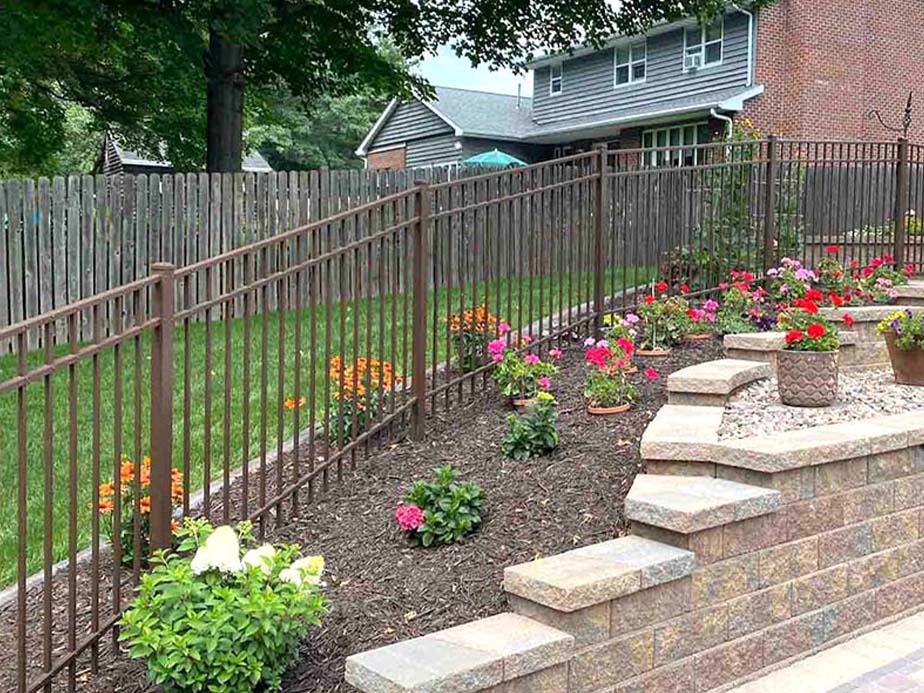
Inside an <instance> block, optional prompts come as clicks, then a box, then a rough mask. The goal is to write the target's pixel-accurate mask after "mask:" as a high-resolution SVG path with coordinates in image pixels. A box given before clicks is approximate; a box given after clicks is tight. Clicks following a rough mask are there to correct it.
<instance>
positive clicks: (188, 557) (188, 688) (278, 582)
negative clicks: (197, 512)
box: [119, 519, 328, 693]
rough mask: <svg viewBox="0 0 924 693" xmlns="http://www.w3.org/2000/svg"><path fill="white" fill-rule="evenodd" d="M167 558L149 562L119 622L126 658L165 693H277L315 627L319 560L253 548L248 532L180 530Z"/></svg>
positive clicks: (289, 550)
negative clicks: (145, 671) (150, 566)
mask: <svg viewBox="0 0 924 693" xmlns="http://www.w3.org/2000/svg"><path fill="white" fill-rule="evenodd" d="M176 536H177V539H178V541H179V547H178V550H177V552H175V553H166V552H157V553H155V555H154V556H153V557H152V559H151V562H152V564H153V566H154V567H153V569H152V570H151V572H149V573H146V574H143V575H142V576H141V584H140V585H139V587H138V596H137V597H136V599H135V600H134V602H133V603H132V604H131V606H130V607H129V608H128V609H127V610H126V612H125V613H124V614H123V616H122V619H121V620H120V626H121V633H120V635H119V639H120V640H121V641H123V642H125V643H127V644H128V653H129V656H131V657H133V658H135V659H143V660H145V662H146V664H147V669H148V678H149V679H150V681H151V682H152V683H153V684H155V685H159V686H162V687H163V690H164V692H165V693H199V692H203V693H205V692H208V693H250V692H251V691H255V690H261V691H274V690H278V689H279V688H280V685H281V681H282V674H283V672H284V671H285V670H286V668H287V666H288V665H289V664H290V663H291V662H292V660H293V658H294V657H295V656H296V654H297V648H298V643H299V642H300V641H301V640H303V639H304V638H305V637H306V636H307V635H308V632H309V630H310V629H311V627H313V626H318V625H320V622H321V620H320V619H321V616H322V615H323V614H325V613H326V612H327V610H328V602H327V599H326V598H325V597H324V595H323V594H322V592H321V590H320V579H321V573H322V571H323V569H324V559H323V558H322V557H321V556H309V557H306V558H299V548H298V547H297V546H294V545H288V544H283V545H279V546H273V545H271V544H264V545H262V546H259V547H253V548H251V549H250V550H248V551H244V552H243V554H242V547H241V544H242V543H244V544H250V543H252V541H253V538H252V535H251V530H250V526H249V524H247V523H244V524H242V525H239V527H238V529H237V531H235V529H233V528H232V527H230V526H223V527H218V528H216V529H213V528H212V527H211V525H209V524H208V522H207V521H205V520H190V519H187V520H186V521H185V522H184V525H183V527H181V528H180V529H179V530H178V531H177V534H176Z"/></svg>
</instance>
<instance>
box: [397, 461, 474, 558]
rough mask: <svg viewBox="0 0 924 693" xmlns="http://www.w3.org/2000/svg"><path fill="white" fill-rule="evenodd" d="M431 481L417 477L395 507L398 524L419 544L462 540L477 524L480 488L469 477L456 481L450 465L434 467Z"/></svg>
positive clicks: (448, 542) (456, 473)
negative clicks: (459, 481)
mask: <svg viewBox="0 0 924 693" xmlns="http://www.w3.org/2000/svg"><path fill="white" fill-rule="evenodd" d="M433 473H434V474H435V475H436V477H435V478H434V480H433V481H417V482H415V483H414V485H413V486H412V487H411V490H410V491H408V492H407V493H406V494H404V496H403V497H402V499H401V500H402V501H403V502H402V503H401V504H400V505H399V506H398V508H397V509H396V510H395V520H396V521H397V523H398V527H400V528H401V530H402V531H404V532H407V534H408V535H409V536H410V537H411V538H412V539H413V540H414V541H416V542H417V543H419V544H421V545H423V546H431V545H433V544H452V543H455V542H459V541H462V539H464V538H465V537H466V536H467V535H468V534H470V533H471V532H473V531H475V529H477V528H478V525H480V524H481V504H482V502H483V501H484V492H483V491H482V490H481V487H480V486H479V485H478V484H476V483H474V482H472V481H470V482H466V483H463V484H460V483H458V482H457V481H456V479H457V478H458V476H459V472H458V471H457V470H456V469H453V468H452V467H451V466H449V465H446V466H445V467H437V468H436V469H434V470H433Z"/></svg>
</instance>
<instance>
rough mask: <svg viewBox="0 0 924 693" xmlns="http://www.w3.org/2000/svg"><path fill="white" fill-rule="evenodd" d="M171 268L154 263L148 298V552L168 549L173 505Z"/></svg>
mask: <svg viewBox="0 0 924 693" xmlns="http://www.w3.org/2000/svg"><path fill="white" fill-rule="evenodd" d="M174 270H175V267H174V266H173V265H171V264H170V263H166V262H157V263H154V264H153V265H152V266H151V272H152V274H154V275H156V276H158V277H159V281H158V282H157V284H155V285H154V288H153V297H152V299H153V300H152V313H153V317H155V318H157V319H158V320H159V323H158V324H157V326H156V327H154V329H153V331H152V334H151V550H152V551H153V550H156V549H166V548H169V546H170V543H171V536H172V532H171V529H170V524H171V520H172V519H173V502H172V499H171V496H170V485H171V473H172V471H173V310H174V294H175V278H174Z"/></svg>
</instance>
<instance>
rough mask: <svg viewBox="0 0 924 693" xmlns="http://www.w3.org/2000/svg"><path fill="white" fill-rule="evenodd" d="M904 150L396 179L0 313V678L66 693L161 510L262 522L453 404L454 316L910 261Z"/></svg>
mask: <svg viewBox="0 0 924 693" xmlns="http://www.w3.org/2000/svg"><path fill="white" fill-rule="evenodd" d="M922 164H924V149H922V148H921V147H918V146H917V145H909V144H907V143H906V142H899V143H872V144H860V143H850V144H845V143H820V142H819V143H815V142H789V141H781V140H777V139H774V138H770V139H767V140H761V141H755V142H736V143H719V144H711V145H701V146H697V147H686V148H676V147H674V148H671V147H664V148H659V149H647V150H618V151H607V150H595V151H593V152H588V153H584V154H577V155H574V156H570V157H566V158H562V159H557V160H554V161H551V162H547V163H544V164H539V165H535V166H529V167H525V168H519V169H511V170H507V171H503V172H495V173H490V174H483V175H475V176H469V177H466V178H464V179H460V180H453V181H437V182H435V183H433V182H432V181H430V182H420V183H419V184H417V185H414V186H411V188H410V189H407V190H399V191H396V192H394V193H392V194H388V195H386V196H382V197H380V198H379V199H376V200H373V201H367V202H364V203H363V204H360V205H359V206H357V207H355V208H351V209H349V210H345V211H340V212H338V213H336V214H329V213H328V214H326V215H325V216H324V218H320V219H317V220H316V221H312V222H311V223H309V224H303V225H301V226H298V227H297V228H293V230H291V231H285V232H279V233H275V234H274V235H272V236H271V237H268V238H264V239H260V240H256V241H253V242H250V243H247V244H244V245H241V246H240V247H234V248H230V249H229V250H227V252H223V253H219V254H216V255H214V256H212V257H209V258H207V259H203V260H198V261H196V262H194V263H192V264H188V265H187V266H184V267H175V266H174V265H172V264H163V263H159V264H155V265H154V266H153V267H152V273H151V274H150V275H149V276H147V277H144V278H142V279H138V280H136V281H132V282H130V283H127V284H125V285H124V286H120V287H118V288H113V289H109V290H107V291H104V292H102V293H99V294H97V295H94V296H92V297H90V298H86V299H83V300H81V301H78V302H76V303H71V304H68V305H65V306H62V307H58V308H55V309H53V310H52V311H50V312H46V313H43V314H41V315H39V316H36V317H34V318H31V319H29V320H26V321H21V322H17V323H16V324H13V325H11V326H9V327H5V328H0V344H2V343H6V344H11V345H12V346H13V353H11V354H6V355H4V356H2V357H0V488H2V489H4V495H3V497H0V557H3V558H4V559H6V560H2V561H0V586H2V585H7V584H11V583H12V585H13V591H11V592H9V593H8V596H10V597H11V600H10V601H8V602H4V601H3V600H2V598H0V613H2V614H3V615H4V616H5V617H6V618H5V619H2V620H0V638H3V637H4V635H8V636H9V637H11V638H12V639H13V640H15V648H16V653H17V657H16V667H15V669H14V670H10V671H2V672H0V689H3V690H16V691H20V692H23V693H25V692H28V693H32V692H33V691H37V690H45V691H51V690H52V687H53V685H54V686H58V685H59V684H61V685H64V686H65V687H66V688H67V689H68V690H74V689H75V688H76V687H77V685H78V679H80V678H81V677H82V676H84V674H85V673H87V672H88V673H89V674H92V673H93V672H95V671H96V669H97V667H98V666H99V663H100V661H101V658H103V657H111V656H114V650H115V649H117V643H116V635H117V628H116V627H115V624H116V623H117V620H118V618H119V614H120V613H121V610H122V609H123V608H124V606H125V604H126V603H127V600H128V598H130V596H131V593H132V585H133V583H134V582H135V581H136V580H137V579H138V577H139V575H140V574H141V572H142V571H143V570H144V567H145V561H144V557H145V555H146V552H147V551H149V549H150V548H152V547H153V548H156V547H162V546H167V545H169V541H170V536H171V522H172V521H173V520H175V519H178V518H180V517H182V516H184V515H205V516H207V517H210V518H211V519H213V521H215V522H222V523H223V522H228V521H234V520H239V519H251V520H253V521H254V522H255V523H256V530H257V532H258V534H259V535H261V536H263V535H265V534H266V533H267V532H268V531H270V530H271V529H273V528H275V527H279V526H282V525H284V524H285V523H286V521H287V519H288V518H289V517H291V516H297V515H298V513H299V512H302V511H303V509H304V503H305V501H306V500H307V499H311V498H313V497H314V496H315V495H316V494H318V493H320V492H323V490H325V489H326V488H327V487H328V486H329V484H331V483H332V482H334V481H339V480H341V479H344V478H345V477H346V476H347V475H348V474H349V473H350V471H351V470H352V469H353V468H354V467H355V466H356V465H357V464H359V462H360V461H361V460H362V458H363V457H364V456H366V455H367V454H369V452H370V451H372V450H374V449H375V448H376V447H377V446H379V445H382V444H384V443H386V442H389V441H393V440H396V439H399V438H400V437H402V436H404V435H406V434H407V433H410V434H411V435H414V436H420V435H423V433H424V431H425V427H426V419H427V416H429V415H431V414H433V413H434V412H436V411H439V410H440V409H445V410H449V409H450V408H452V407H455V406H458V405H459V404H460V403H463V402H465V401H466V400H469V399H471V398H472V397H475V396H478V395H479V394H480V393H481V392H482V391H484V390H485V389H486V388H487V387H488V376H489V370H490V365H489V364H488V363H487V360H486V359H482V358H480V357H479V358H476V359H475V361H474V362H472V363H463V359H462V353H461V351H460V346H459V342H458V338H457V333H456V332H454V331H453V329H452V325H454V324H456V323H457V322H459V321H464V320H466V319H467V318H466V316H467V315H468V316H476V315H480V316H482V318H484V319H485V320H487V321H488V322H489V324H490V325H496V324H497V323H498V322H500V321H503V322H506V323H507V324H509V325H510V326H511V333H510V335H509V336H508V339H510V340H511V343H513V340H514V339H520V338H522V337H528V338H531V340H532V344H533V347H534V348H537V349H539V350H546V349H548V348H550V347H552V346H557V345H563V344H567V343H569V342H573V341H574V340H580V339H582V338H583V337H584V336H586V335H587V334H590V333H593V332H594V330H595V329H596V328H597V327H598V325H599V321H600V319H601V318H602V317H603V316H604V315H605V314H606V313H608V312H611V311H614V310H618V309H621V308H622V307H624V306H627V305H631V304H632V303H633V302H634V300H635V298H634V291H635V289H636V288H637V287H644V286H645V285H646V284H647V283H648V282H649V281H651V280H652V279H653V278H654V277H655V276H662V277H667V278H669V279H670V281H671V283H672V285H673V286H674V287H679V285H680V284H683V283H687V284H690V285H691V286H694V285H696V286H698V287H699V288H703V289H706V288H709V287H712V286H714V285H715V284H716V282H717V281H719V280H720V279H721V278H722V277H723V276H724V274H725V273H726V272H727V270H728V269H732V268H737V269H743V268H749V269H755V270H758V271H759V270H762V269H764V268H765V267H768V266H770V265H772V264H773V263H775V262H776V261H777V260H778V259H779V257H780V256H781V255H783V254H789V253H792V254H794V255H805V254H808V255H809V256H811V254H812V253H813V252H815V249H816V246H817V247H818V248H823V246H824V245H830V244H837V245H838V246H839V252H840V253H841V254H842V256H843V257H845V258H850V257H859V255H860V254H862V253H867V254H868V253H871V252H877V253H878V252H879V249H880V248H884V249H885V250H886V251H887V252H889V253H891V254H893V255H894V256H895V259H896V261H897V262H903V261H904V260H905V259H907V260H908V261H911V262H913V263H914V264H915V265H916V267H917V268H918V270H919V271H920V270H921V269H924V257H922V256H921V252H920V251H921V246H920V245H919V244H918V239H919V237H918V236H917V235H916V234H917V231H918V230H919V228H920V227H919V226H918V223H917V220H916V219H917V218H916V216H915V215H909V214H908V212H909V211H911V210H915V211H916V212H917V211H919V210H922V209H924V176H922V171H921V168H922ZM292 226H294V224H293V225H292ZM493 329H494V328H493V327H490V328H489V329H488V331H489V332H493ZM30 345H38V346H39V348H37V349H30ZM476 356H480V355H476ZM463 366H465V367H463ZM148 456H149V457H150V465H149V466H148V465H147V464H145V463H143V460H144V459H145V458H146V457H148ZM107 485H108V486H107ZM126 504H127V505H126ZM4 623H5V624H6V626H4ZM3 628H7V629H8V632H7V631H4V630H3ZM110 633H111V637H110V635H109V634H110Z"/></svg>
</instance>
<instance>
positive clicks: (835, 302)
mask: <svg viewBox="0 0 924 693" xmlns="http://www.w3.org/2000/svg"><path fill="white" fill-rule="evenodd" d="M828 298H829V299H830V300H831V305H832V306H836V307H838V308H839V307H841V306H842V305H844V299H843V298H841V297H840V296H838V295H837V294H831V295H830V296H829V297H828Z"/></svg>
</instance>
